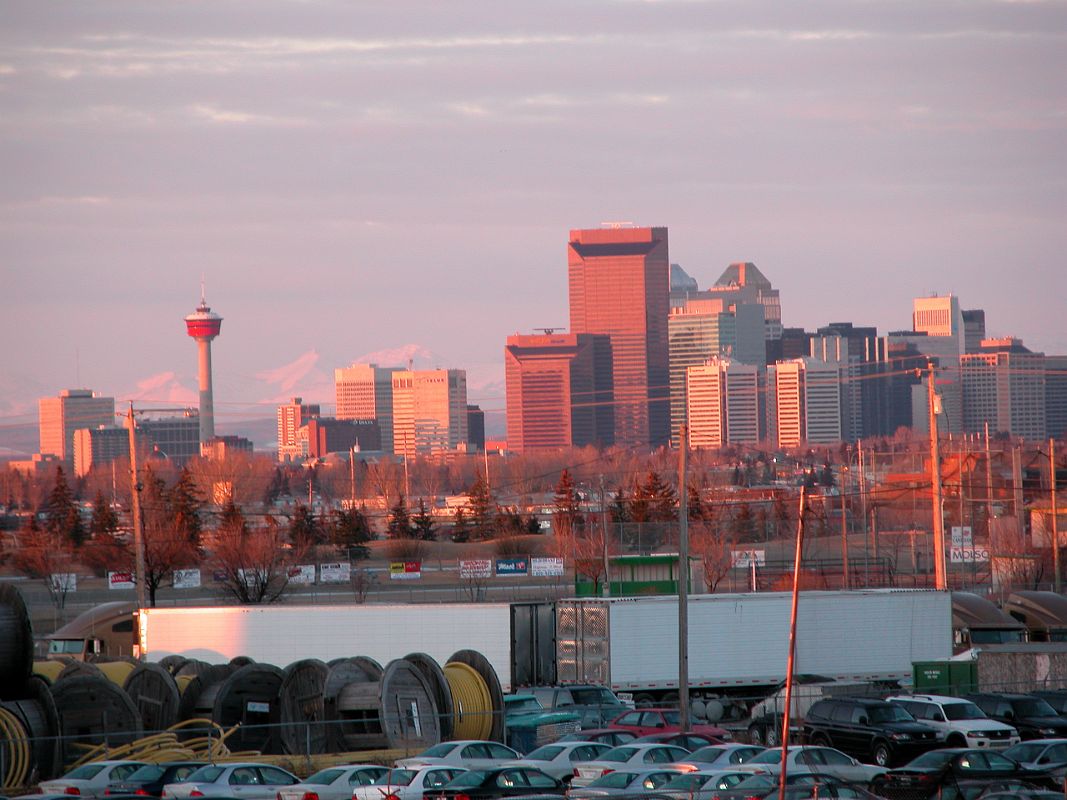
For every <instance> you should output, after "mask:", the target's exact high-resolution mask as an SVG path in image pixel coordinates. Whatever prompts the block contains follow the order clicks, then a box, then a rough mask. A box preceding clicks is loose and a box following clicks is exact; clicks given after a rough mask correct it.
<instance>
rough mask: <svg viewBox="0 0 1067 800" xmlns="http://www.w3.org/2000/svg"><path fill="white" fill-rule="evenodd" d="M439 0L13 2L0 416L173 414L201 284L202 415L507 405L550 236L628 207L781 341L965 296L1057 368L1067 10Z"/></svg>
mask: <svg viewBox="0 0 1067 800" xmlns="http://www.w3.org/2000/svg"><path fill="white" fill-rule="evenodd" d="M460 5H461V6H462V8H460V9H459V10H457V9H455V8H453V9H449V10H448V11H447V12H446V11H445V10H444V9H440V8H436V7H435V6H434V4H422V3H412V4H402V5H400V6H397V7H387V6H382V7H375V8H374V9H367V10H360V9H353V8H351V7H350V6H349V5H348V4H341V3H336V4H335V3H329V2H322V3H307V4H301V5H300V6H299V7H293V6H290V5H288V4H284V3H280V2H265V3H264V4H262V5H261V6H259V7H257V14H256V15H255V18H254V19H252V18H251V17H252V15H250V14H249V13H248V9H247V8H243V7H239V6H226V7H220V8H219V9H218V10H217V13H216V14H213V15H211V16H210V17H209V16H207V15H206V14H203V13H198V12H197V11H196V10H195V9H191V8H168V9H164V8H162V7H159V6H156V5H143V6H131V5H129V4H121V5H109V4H105V3H101V4H93V7H92V8H89V7H83V6H68V7H64V8H63V9H62V10H61V11H56V10H55V9H51V10H49V9H46V8H42V7H40V6H39V4H35V3H28V2H26V3H13V4H12V7H11V13H10V14H9V16H8V20H7V21H8V24H7V25H6V26H5V29H4V30H3V31H0V104H3V108H4V110H5V114H4V117H3V118H4V122H3V123H2V125H0V165H2V166H3V168H4V170H5V174H6V175H7V176H8V180H7V181H5V185H4V186H3V187H0V203H2V204H3V206H4V212H5V213H4V214H3V217H2V220H0V263H2V264H3V268H2V270H3V277H4V286H5V291H4V292H2V293H0V313H2V314H3V319H4V320H5V323H4V330H5V331H6V332H7V333H8V334H9V335H8V336H7V337H5V338H7V339H8V341H15V339H14V338H13V335H14V334H15V333H18V338H17V341H18V345H19V346H18V347H12V346H9V347H8V348H6V349H5V351H4V359H3V364H4V369H3V370H0V424H3V425H4V426H12V425H31V426H32V425H34V424H35V416H36V401H37V399H38V398H40V397H45V396H52V395H55V394H57V393H58V392H59V391H60V390H62V389H64V388H81V387H88V388H91V389H94V390H96V391H98V392H102V393H104V394H107V395H113V396H115V397H116V398H117V399H118V400H119V401H120V402H122V401H124V400H127V399H130V398H134V399H137V400H138V402H141V401H144V400H149V399H153V400H158V401H159V402H160V403H161V404H166V405H190V406H195V405H196V357H195V353H194V352H191V348H190V345H189V343H188V342H187V341H185V339H186V337H185V336H184V335H183V334H182V332H181V328H180V324H181V323H180V319H181V317H182V316H184V315H186V314H188V313H189V310H190V308H192V307H193V306H194V305H195V302H196V298H197V287H198V283H199V280H200V277H201V275H202V274H204V275H206V279H207V294H208V296H209V297H210V298H211V303H212V305H213V306H214V307H217V308H218V309H221V310H222V312H223V313H224V315H225V316H226V318H227V323H226V335H225V336H223V337H221V338H220V340H219V341H218V342H217V343H216V348H215V350H214V352H213V353H212V355H213V360H214V362H215V363H214V371H215V376H216V377H215V379H216V384H215V404H216V415H217V416H218V418H219V421H220V425H221V426H222V427H223V428H225V427H226V423H227V420H232V419H234V418H235V417H236V416H237V415H245V416H247V415H248V414H249V413H253V412H254V413H257V414H258V415H260V416H264V417H267V416H270V415H271V414H272V413H273V408H274V405H275V404H276V403H278V402H284V401H285V400H286V399H287V398H288V397H291V396H296V395H301V396H304V397H306V398H307V399H308V400H309V401H310V402H325V403H328V402H329V401H330V398H331V393H330V387H332V381H331V379H330V376H331V372H332V370H333V369H334V368H337V367H342V366H345V365H347V364H350V363H352V361H353V360H364V359H365V357H368V356H370V357H373V356H374V355H376V354H381V353H382V352H383V351H390V350H394V351H399V350H400V349H401V348H405V347H407V346H409V345H410V348H409V350H411V349H418V348H422V349H423V350H424V351H426V350H427V349H432V353H430V354H429V355H428V356H426V358H425V360H424V361H423V362H422V363H421V364H417V365H416V366H417V367H421V368H432V367H437V366H440V367H442V368H447V367H453V368H463V369H466V370H467V372H468V379H469V381H470V386H471V396H470V399H471V401H472V402H476V403H481V404H482V406H483V408H485V409H487V410H490V411H491V410H502V409H503V406H504V399H503V398H504V392H503V372H504V366H503V359H502V357H501V355H500V344H501V343H502V342H503V341H504V340H505V338H506V337H507V336H508V335H511V334H515V333H530V332H532V331H533V330H535V329H536V328H539V327H553V326H555V327H559V328H563V327H565V326H566V323H567V316H566V315H567V300H566V282H567V277H566V262H565V248H564V246H563V244H562V243H561V240H562V238H563V236H564V235H565V232H566V231H567V230H568V229H570V228H581V227H589V228H592V227H596V226H597V225H598V223H600V222H601V221H604V220H617V219H624V220H634V222H635V223H637V224H642V225H665V226H667V227H669V228H670V231H671V240H672V241H671V254H670V255H671V260H672V261H674V262H676V263H679V264H681V265H682V266H683V268H685V269H686V270H687V271H688V272H689V273H690V274H691V275H693V276H694V277H695V278H697V280H698V281H699V283H700V286H701V288H705V287H708V286H710V285H711V284H712V283H713V282H714V279H715V278H716V276H717V275H719V274H720V273H721V271H722V270H723V269H724V268H725V267H726V266H727V265H728V264H729V263H731V262H736V261H752V262H754V263H755V264H757V265H758V267H759V268H760V270H762V271H763V272H764V273H765V274H766V275H767V276H768V277H769V278H770V279H771V280H772V281H773V283H774V285H775V287H776V288H778V289H780V291H781V295H782V298H783V303H782V308H783V323H784V324H785V325H787V326H789V327H803V328H805V329H809V330H811V329H815V328H816V327H818V326H820V325H825V324H827V323H829V322H832V321H838V320H851V321H853V322H855V323H857V324H860V325H875V326H877V327H878V329H879V332H881V333H883V334H884V333H886V332H888V331H889V330H897V329H905V328H908V327H910V325H909V322H910V310H911V299H912V298H914V297H919V296H924V295H927V294H930V293H931V292H937V293H939V294H949V293H954V294H957V295H958V296H959V297H960V298H961V300H962V302H963V303H964V305H965V306H966V307H967V308H981V309H985V310H986V311H987V314H988V320H987V326H988V332H989V335H990V336H1003V335H1014V336H1017V337H1019V338H1021V339H1022V340H1023V341H1024V342H1025V343H1026V345H1027V346H1028V347H1030V348H1031V349H1033V350H1035V351H1044V352H1046V353H1049V354H1056V353H1064V352H1067V332H1065V330H1064V327H1063V325H1062V323H1061V321H1060V319H1059V317H1058V309H1059V306H1060V305H1061V303H1062V300H1061V298H1062V296H1063V294H1064V289H1065V288H1067V285H1065V284H1067V278H1065V277H1064V274H1063V271H1062V270H1061V269H1060V264H1061V262H1062V258H1063V256H1062V254H1063V252H1064V251H1065V250H1067V247H1065V245H1067V232H1065V230H1064V226H1063V224H1062V221H1063V219H1064V218H1067V214H1065V213H1064V212H1065V210H1067V198H1065V193H1064V191H1063V189H1064V186H1063V180H1062V177H1061V176H1060V173H1059V172H1058V171H1057V170H1055V169H1050V168H1049V165H1054V164H1057V163H1060V162H1061V160H1062V156H1063V152H1062V150H1063V133H1064V128H1065V127H1067V112H1065V109H1067V90H1065V88H1064V87H1063V85H1062V80H1060V79H1056V78H1055V75H1057V74H1060V75H1062V74H1063V73H1064V71H1065V69H1064V67H1067V48H1064V47H1063V44H1064V39H1065V38H1067V33H1065V31H1067V25H1065V19H1064V16H1065V15H1064V7H1063V5H1062V4H1060V3H1051V2H1050V3H1042V2H1036V3H1005V2H974V3H969V4H966V5H950V4H935V5H931V4H929V3H921V4H920V3H918V2H905V3H899V4H882V3H872V4H863V5H862V6H861V7H842V6H840V5H838V4H832V3H821V2H817V3H813V4H808V5H806V6H805V8H803V9H797V8H794V7H792V6H790V5H788V4H768V5H767V6H765V7H764V6H761V7H755V6H754V5H752V4H747V3H741V2H729V0H727V1H726V2H718V3H706V4H705V3H696V2H693V3H688V2H687V3H682V2H662V3H625V2H619V3H607V2H604V3H599V2H590V3H586V4H581V5H577V6H576V5H575V4H570V3H568V4H563V3H549V4H548V5H547V6H546V7H545V8H544V9H542V11H541V13H539V14H538V17H537V20H536V21H531V20H530V19H528V18H527V17H526V15H523V13H522V10H521V9H515V8H500V7H497V6H493V7H491V8H490V7H487V6H486V5H485V4H478V3H466V4H463V3H461V4H460ZM464 10H466V11H468V12H470V13H462V12H463V11H464ZM412 11H418V13H412ZM579 76H580V77H581V80H576V78H578V77H579ZM1006 287H1007V288H1008V290H1006ZM441 309H444V310H445V311H446V312H447V313H442V311H441ZM400 311H402V312H403V313H402V314H401V313H398V312H400ZM398 321H402V322H403V324H402V325H401V324H398ZM265 343H266V344H269V345H270V346H265ZM377 360H378V361H379V363H383V364H384V363H391V364H395V365H398V366H404V365H405V364H406V359H404V360H400V361H398V362H392V361H388V360H387V359H377ZM317 387H319V388H317ZM479 387H484V389H482V390H481V391H482V393H481V394H479ZM320 388H322V389H325V391H320Z"/></svg>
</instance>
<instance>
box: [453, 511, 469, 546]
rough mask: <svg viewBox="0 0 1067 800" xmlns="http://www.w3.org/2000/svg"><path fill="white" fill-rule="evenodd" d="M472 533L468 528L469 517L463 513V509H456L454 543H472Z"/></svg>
mask: <svg viewBox="0 0 1067 800" xmlns="http://www.w3.org/2000/svg"><path fill="white" fill-rule="evenodd" d="M470 538H471V532H470V528H469V527H467V515H466V514H464V513H463V509H462V508H457V509H456V517H455V520H454V521H453V522H452V541H453V542H467V541H470Z"/></svg>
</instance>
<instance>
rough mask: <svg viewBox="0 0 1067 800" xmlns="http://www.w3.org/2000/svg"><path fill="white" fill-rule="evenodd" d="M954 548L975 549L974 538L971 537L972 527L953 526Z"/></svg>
mask: <svg viewBox="0 0 1067 800" xmlns="http://www.w3.org/2000/svg"><path fill="white" fill-rule="evenodd" d="M952 546H953V547H974V537H973V536H972V535H971V526H970V525H964V526H962V527H961V526H959V525H953V526H952Z"/></svg>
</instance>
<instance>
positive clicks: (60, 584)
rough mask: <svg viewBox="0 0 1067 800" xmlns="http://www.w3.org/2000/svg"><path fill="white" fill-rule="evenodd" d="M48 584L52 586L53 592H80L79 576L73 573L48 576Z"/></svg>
mask: <svg viewBox="0 0 1067 800" xmlns="http://www.w3.org/2000/svg"><path fill="white" fill-rule="evenodd" d="M48 582H49V583H50V584H51V585H52V591H53V592H76V591H77V590H78V576H77V574H76V573H73V572H53V573H52V574H51V575H49V576H48Z"/></svg>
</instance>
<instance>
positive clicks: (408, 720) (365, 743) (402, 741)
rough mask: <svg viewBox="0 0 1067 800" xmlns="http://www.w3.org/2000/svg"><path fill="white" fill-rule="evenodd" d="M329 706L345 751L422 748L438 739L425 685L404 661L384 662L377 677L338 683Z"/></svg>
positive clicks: (432, 705)
mask: <svg viewBox="0 0 1067 800" xmlns="http://www.w3.org/2000/svg"><path fill="white" fill-rule="evenodd" d="M335 708H336V710H337V714H338V716H339V718H340V720H341V722H340V724H339V726H338V727H339V728H340V736H341V738H342V740H343V742H344V748H345V749H346V750H383V749H393V750H400V749H403V750H409V751H410V750H422V749H425V748H426V747H430V746H432V745H435V744H437V743H438V742H439V741H441V728H440V725H439V724H438V715H437V704H436V703H435V702H434V699H433V692H432V690H431V689H430V684H429V683H428V682H427V681H426V679H425V678H424V677H422V673H421V672H419V670H418V669H417V668H416V667H415V666H414V665H413V664H411V663H410V662H408V661H405V660H403V659H397V660H395V661H391V662H389V665H388V666H387V667H386V668H385V670H384V671H383V672H382V675H381V678H380V679H379V680H374V681H354V682H352V683H349V684H347V685H345V686H344V688H342V689H341V691H340V693H339V694H338V695H337V698H336V705H335Z"/></svg>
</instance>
